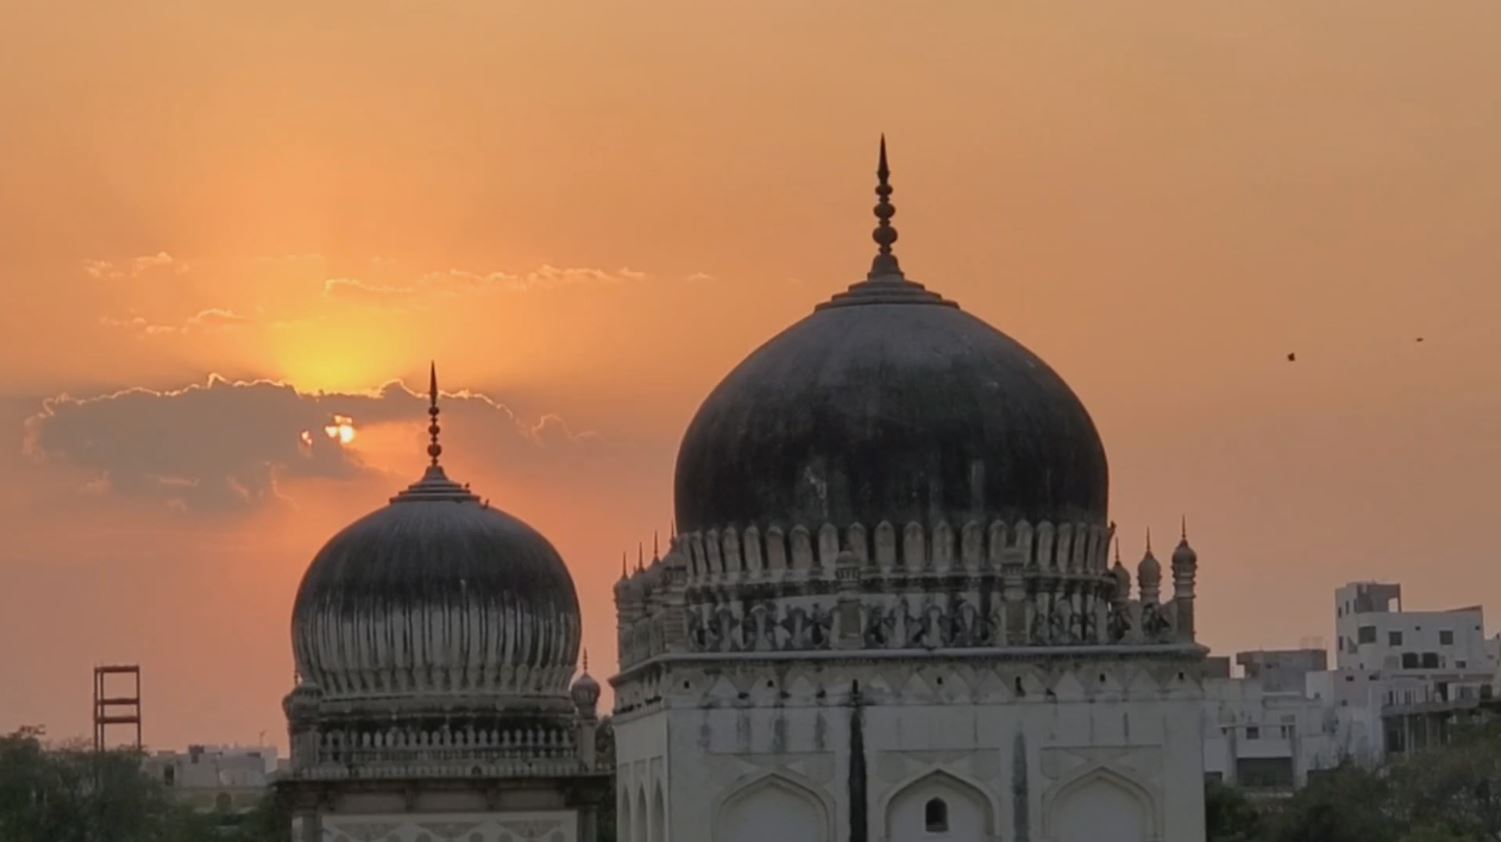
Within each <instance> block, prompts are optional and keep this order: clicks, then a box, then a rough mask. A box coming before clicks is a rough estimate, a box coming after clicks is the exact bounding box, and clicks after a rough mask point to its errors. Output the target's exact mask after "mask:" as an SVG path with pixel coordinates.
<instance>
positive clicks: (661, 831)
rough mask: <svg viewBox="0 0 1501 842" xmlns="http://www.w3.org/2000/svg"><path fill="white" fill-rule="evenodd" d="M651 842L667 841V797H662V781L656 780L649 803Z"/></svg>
mask: <svg viewBox="0 0 1501 842" xmlns="http://www.w3.org/2000/svg"><path fill="white" fill-rule="evenodd" d="M651 842H667V799H666V798H663V797H662V782H661V781H657V790H656V793H655V794H654V795H653V796H652V805H651Z"/></svg>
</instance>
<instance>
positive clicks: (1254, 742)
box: [1204, 649, 1342, 792]
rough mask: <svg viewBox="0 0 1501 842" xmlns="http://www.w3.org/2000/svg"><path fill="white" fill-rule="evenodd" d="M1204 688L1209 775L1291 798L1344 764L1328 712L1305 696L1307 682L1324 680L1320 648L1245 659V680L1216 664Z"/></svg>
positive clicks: (1220, 661)
mask: <svg viewBox="0 0 1501 842" xmlns="http://www.w3.org/2000/svg"><path fill="white" fill-rule="evenodd" d="M1211 660H1212V661H1214V662H1217V666H1218V667H1219V670H1218V674H1217V675H1213V676H1210V675H1206V677H1205V682H1204V773H1205V775H1206V776H1208V777H1209V778H1210V779H1213V780H1220V781H1223V782H1225V783H1229V784H1233V785H1235V786H1239V787H1243V788H1246V789H1251V790H1263V791H1273V792H1278V791H1288V790H1291V789H1293V788H1295V787H1299V786H1302V785H1303V784H1305V783H1307V781H1308V775H1309V773H1310V772H1312V771H1316V770H1318V769H1324V768H1328V767H1330V766H1333V765H1336V764H1337V763H1338V762H1339V759H1340V756H1341V752H1342V747H1341V745H1340V744H1339V742H1338V740H1337V736H1338V735H1337V732H1336V729H1335V728H1334V727H1333V722H1332V718H1331V716H1330V713H1329V710H1328V709H1327V708H1326V707H1325V705H1324V704H1323V702H1321V701H1320V700H1318V699H1315V698H1312V697H1310V696H1308V695H1307V694H1306V693H1305V690H1304V687H1305V683H1306V679H1307V677H1308V676H1311V675H1320V674H1323V673H1326V672H1327V670H1324V667H1325V665H1326V664H1327V660H1328V659H1327V654H1326V653H1325V652H1324V651H1323V650H1321V649H1292V650H1281V651H1275V650H1273V651H1268V650H1260V651H1255V652H1241V653H1238V654H1237V655H1236V658H1235V661H1236V664H1237V665H1239V666H1240V667H1241V669H1242V674H1241V675H1239V676H1235V677H1232V676H1231V675H1230V664H1229V660H1228V659H1225V658H1217V659H1211Z"/></svg>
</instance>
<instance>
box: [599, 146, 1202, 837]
mask: <svg viewBox="0 0 1501 842" xmlns="http://www.w3.org/2000/svg"><path fill="white" fill-rule="evenodd" d="M877 179H878V181H877V186H876V197H877V204H876V206H875V215H876V219H877V225H876V228H875V231H874V240H875V242H876V245H877V251H876V255H875V257H874V260H873V261H872V264H871V268H870V271H869V273H868V274H867V275H866V277H865V278H864V279H862V280H860V281H858V282H856V283H854V284H852V285H850V286H849V287H848V288H847V289H845V290H843V291H841V292H839V293H837V294H835V295H833V296H832V297H831V298H829V299H828V300H826V301H824V302H822V303H819V304H817V305H815V306H814V307H813V310H812V312H811V313H810V314H809V315H808V316H806V317H805V318H803V319H802V320H800V321H798V322H797V323H795V324H793V325H792V326H791V327H788V328H787V329H785V330H783V331H782V332H781V333H779V334H777V335H776V336H774V337H773V338H771V339H770V340H769V341H767V342H766V343H765V344H763V345H762V346H760V347H759V348H757V349H755V350H754V351H752V352H751V353H750V355H749V356H747V357H746V358H745V360H744V361H743V362H741V363H740V364H739V365H738V366H736V367H735V368H734V369H733V370H732V371H731V372H730V373H729V374H728V375H727V376H726V377H725V378H724V379H723V381H722V382H720V384H719V385H718V386H717V387H716V388H715V389H714V390H713V391H712V392H711V393H710V394H709V395H708V397H707V398H706V399H705V400H704V402H703V404H702V405H701V406H700V408H699V410H698V412H697V414H696V415H695V416H694V417H693V419H692V421H691V422H690V423H689V425H688V428H687V431H686V433H685V435H684V437H683V442H682V445H681V447H680V449H679V452H678V460H677V471H676V477H675V508H676V528H675V529H674V532H675V534H674V535H672V536H671V539H670V541H669V546H668V550H667V552H666V554H665V555H662V556H660V557H656V558H653V559H652V561H651V562H650V563H649V564H643V565H639V566H638V569H637V570H636V571H634V572H631V573H630V574H629V575H623V576H622V578H621V581H620V582H618V583H617V585H616V592H615V595H616V603H617V610H618V619H619V625H618V631H619V645H620V660H621V672H620V674H619V675H618V676H616V677H615V678H613V679H612V683H613V684H614V687H615V691H616V693H615V714H616V717H615V724H614V727H615V733H616V736H617V758H616V760H617V811H618V813H619V814H620V816H621V818H620V826H621V827H623V828H627V829H629V830H630V831H631V832H630V833H628V834H627V835H625V836H623V837H622V838H623V839H628V840H631V842H638V840H640V842H647V840H653V839H661V838H667V839H703V840H747V842H748V840H752V839H763V838H764V839H772V838H775V839H779V840H789V842H790V840H806V842H813V840H835V839H838V840H850V842H878V840H897V839H901V840H905V839H916V838H933V839H946V840H982V839H983V840H990V839H1000V838H1005V839H1012V838H1016V839H1028V838H1030V839H1043V840H1049V842H1083V840H1085V839H1088V840H1091V842H1093V840H1099V839H1112V840H1121V842H1148V840H1151V841H1152V842H1162V840H1171V842H1178V841H1179V840H1183V842H1187V840H1190V839H1192V840H1200V839H1202V838H1203V833H1204V831H1203V802H1202V772H1201V769H1202V762H1203V758H1202V755H1201V749H1200V745H1201V743H1200V736H1199V734H1198V727H1199V717H1200V715H1201V714H1200V710H1199V707H1198V702H1197V699H1198V698H1199V697H1200V696H1201V694H1202V690H1201V687H1200V684H1199V682H1200V675H1201V670H1202V664H1203V657H1204V652H1205V650H1204V649H1203V647H1201V646H1199V645H1198V644H1197V643H1196V642H1195V640H1194V623H1193V618H1194V612H1193V603H1194V599H1195V593H1194V583H1195V577H1196V573H1197V563H1198V562H1197V555H1196V554H1193V553H1192V551H1191V550H1190V549H1188V547H1187V538H1186V535H1185V538H1184V542H1183V548H1184V549H1183V550H1181V551H1180V552H1178V553H1175V555H1174V560H1175V561H1174V565H1173V569H1172V572H1173V592H1172V594H1171V595H1170V597H1168V598H1166V599H1163V598H1162V597H1161V594H1160V588H1159V587H1158V579H1160V570H1158V572H1157V573H1156V574H1155V577H1156V578H1154V574H1153V570H1156V569H1157V568H1154V567H1153V566H1154V565H1157V562H1156V560H1155V559H1150V554H1148V555H1149V559H1150V560H1147V561H1144V562H1143V563H1144V565H1146V567H1147V568H1148V570H1147V575H1146V576H1145V577H1144V578H1143V587H1142V588H1141V590H1140V591H1139V593H1137V594H1134V595H1133V594H1132V593H1131V577H1130V575H1129V573H1128V572H1127V571H1126V570H1125V569H1124V567H1123V566H1119V565H1118V564H1117V566H1116V567H1112V565H1111V563H1110V552H1109V549H1110V544H1111V541H1112V538H1113V537H1114V524H1113V523H1111V521H1110V520H1109V512H1108V498H1109V469H1108V465H1107V462H1106V458H1105V449H1104V446H1103V444H1102V443H1101V440H1100V435H1099V432H1098V431H1097V430H1096V428H1095V425H1094V422H1093V420H1092V419H1091V418H1090V415H1089V413H1088V411H1087V410H1086V409H1085V407H1084V405H1083V403H1082V402H1081V401H1080V400H1079V397H1078V396H1077V395H1076V394H1075V393H1074V392H1073V390H1072V389H1071V388H1070V387H1069V386H1068V384H1067V383H1066V382H1065V381H1064V380H1063V378H1062V377H1060V376H1059V375H1058V374H1057V373H1056V372H1055V371H1053V369H1051V368H1050V367H1049V366H1048V365H1047V364H1046V363H1045V362H1043V361H1042V360H1041V359H1040V358H1038V357H1037V355H1036V354H1034V353H1032V352H1031V351H1029V350H1027V348H1025V347H1024V346H1023V345H1021V344H1020V343H1019V342H1017V341H1016V340H1014V339H1012V338H1011V337H1009V336H1007V335H1006V334H1004V333H1002V332H1000V331H999V330H996V329H995V328H994V327H991V326H990V325H989V324H987V323H986V322H985V321H983V320H981V319H980V318H978V317H976V316H974V315H972V314H970V313H968V312H966V311H965V310H964V309H963V308H961V307H960V306H959V305H958V304H957V303H956V302H954V301H952V300H950V299H948V298H945V297H943V296H942V295H940V294H939V293H937V292H935V291H933V290H931V289H929V288H927V287H926V286H924V285H923V284H921V283H918V282H917V281H915V280H913V279H912V278H909V277H908V276H907V275H906V273H905V272H904V271H903V269H902V267H901V266H900V264H899V263H898V260H897V257H896V254H895V250H894V248H893V246H894V244H895V243H896V241H897V232H896V229H895V227H894V226H893V225H892V219H893V217H894V216H895V212H896V210H895V207H894V205H893V203H892V201H891V196H892V192H893V190H892V187H891V182H890V169H889V166H888V163H887V156H886V147H885V141H884V139H883V141H882V143H881V149H880V157H879V163H878V166H877ZM1159 567H1160V566H1159ZM1174 723H1177V724H1176V725H1174ZM661 793H665V796H662V795H660V794H661ZM664 797H665V801H664V803H662V804H661V805H660V806H657V807H654V806H651V805H653V804H654V803H655V802H654V799H657V798H664Z"/></svg>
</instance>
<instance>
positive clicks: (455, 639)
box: [292, 465, 580, 706]
mask: <svg viewBox="0 0 1501 842" xmlns="http://www.w3.org/2000/svg"><path fill="white" fill-rule="evenodd" d="M579 629H580V621H579V605H578V595H577V593H576V591H575V590H574V585H573V579H572V577H570V575H569V573H568V569H567V567H565V566H564V564H563V560H562V559H561V558H560V557H559V556H558V553H557V550H555V549H553V546H552V544H550V543H548V541H547V539H546V538H544V537H543V536H542V535H541V534H540V533H538V532H537V531H536V530H534V529H532V528H531V527H530V526H528V525H527V524H525V523H523V522H522V521H521V520H519V519H517V518H515V517H513V516H511V515H508V514H506V513H505V512H502V511H499V510H497V509H494V508H491V507H490V506H489V505H487V504H485V503H482V502H481V501H480V500H479V498H477V497H475V496H474V495H472V494H470V493H469V492H468V491H467V490H466V489H464V488H463V487H461V486H459V485H457V484H455V483H453V482H452V481H450V480H449V479H448V478H447V477H446V476H444V474H443V470H442V468H440V467H438V466H437V465H434V466H432V467H430V468H429V469H428V471H427V474H426V475H425V476H424V477H423V479H422V481H420V482H418V483H416V484H414V485H413V486H411V487H410V488H408V489H407V490H406V491H404V492H402V493H401V494H399V495H397V496H396V497H394V498H392V500H391V503H390V505H388V506H386V507H385V508H382V509H379V510H377V511H375V512H372V513H371V514H369V515H366V516H365V517H363V518H361V519H359V520H357V521H355V522H354V523H353V524H351V525H350V526H348V527H347V528H345V529H344V530H343V531H342V532H340V533H338V534H337V535H335V536H334V537H333V538H332V539H330V540H329V542H328V543H327V544H326V545H325V546H324V547H323V549H322V550H320V551H319V552H318V554H317V556H316V557H315V558H314V559H313V562H312V564H311V566H309V567H308V570H307V573H306V574H305V575H304V576H303V580H302V585H301V587H300V588H299V589H298V591H297V600H296V603H295V605H294V607H293V613H292V639H293V648H294V654H295V657H296V662H297V669H298V671H299V673H300V674H301V675H302V676H303V677H304V678H305V679H307V680H311V681H313V682H316V683H317V685H318V687H319V688H320V689H321V690H322V694H323V698H324V699H325V700H337V699H341V698H342V699H351V698H397V699H402V698H407V699H413V700H417V699H442V700H445V701H444V702H443V703H444V704H454V705H463V704H466V702H474V703H476V704H483V705H486V706H494V705H497V704H501V703H505V704H512V703H514V702H516V701H525V700H526V699H533V700H537V699H547V698H551V699H555V700H559V701H561V702H564V703H566V702H567V701H568V699H569V695H568V689H569V688H568V680H569V678H570V676H571V675H572V674H573V670H574V664H575V663H576V660H577V658H578V651H579Z"/></svg>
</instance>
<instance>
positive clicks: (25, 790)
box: [0, 728, 289, 842]
mask: <svg viewBox="0 0 1501 842" xmlns="http://www.w3.org/2000/svg"><path fill="white" fill-rule="evenodd" d="M43 737H44V734H43V732H42V729H40V728H22V729H20V730H18V731H15V732H13V733H11V734H7V735H4V736H0V840H3V842H200V840H204V839H211V838H212V839H224V840H229V842H252V841H253V842H275V840H279V839H284V838H285V837H287V836H288V835H289V829H288V828H287V827H286V825H287V822H286V821H285V820H284V817H281V816H278V815H276V812H277V811H276V805H275V802H274V800H273V799H271V798H269V797H268V798H266V799H264V801H263V803H262V806H261V807H260V808H259V809H257V810H255V811H252V812H251V813H250V814H248V815H246V816H242V817H239V818H240V819H241V822H240V823H239V825H237V826H232V827H225V826H224V825H223V824H222V823H221V821H220V820H219V818H218V817H214V816H205V815H200V814H196V813H194V812H192V811H191V810H189V809H187V808H186V807H182V806H180V805H177V804H175V803H173V801H172V798H171V796H170V793H169V792H168V791H167V790H166V788H165V787H164V786H162V785H161V784H160V783H159V782H157V781H155V780H153V779H152V778H151V777H150V776H148V775H146V774H145V773H144V771H143V770H142V766H141V760H142V757H141V755H140V753H139V752H136V751H128V750H112V751H103V752H95V751H93V750H92V748H91V747H88V746H84V745H79V744H65V745H62V746H50V745H48V744H47V743H46V742H45V741H44V739H43Z"/></svg>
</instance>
